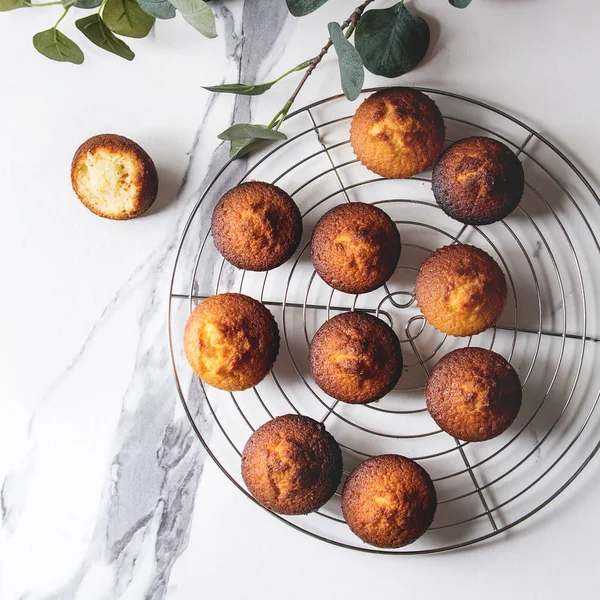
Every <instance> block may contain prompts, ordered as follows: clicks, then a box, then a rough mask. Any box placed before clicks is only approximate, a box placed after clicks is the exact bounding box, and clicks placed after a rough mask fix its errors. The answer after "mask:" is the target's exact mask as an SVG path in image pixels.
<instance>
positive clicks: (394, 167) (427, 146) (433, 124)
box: [350, 88, 445, 179]
mask: <svg viewBox="0 0 600 600" xmlns="http://www.w3.org/2000/svg"><path fill="white" fill-rule="evenodd" d="M444 135H445V126H444V119H443V117H442V113H440V110H439V108H438V107H437V105H436V103H435V102H434V101H433V100H432V99H431V98H429V96H426V95H425V94H423V93H422V92H419V91H417V90H413V89H410V88H391V89H387V90H382V91H379V92H376V93H375V94H373V95H372V96H369V97H368V98H367V99H366V100H365V101H364V102H363V103H362V104H361V105H360V106H359V107H358V110H357V111H356V113H355V115H354V117H353V119H352V125H351V127H350V143H351V144H352V148H353V149H354V154H356V158H358V160H360V162H361V163H362V164H363V165H365V167H367V169H370V170H371V171H373V172H374V173H377V174H378V175H381V176H382V177H387V178H389V179H398V178H402V177H412V176H413V175H416V174H417V173H420V172H421V171H424V170H425V169H427V168H428V167H430V166H431V165H432V164H433V162H434V161H435V159H436V158H437V157H438V155H439V153H440V152H441V151H442V148H443V147H444Z"/></svg>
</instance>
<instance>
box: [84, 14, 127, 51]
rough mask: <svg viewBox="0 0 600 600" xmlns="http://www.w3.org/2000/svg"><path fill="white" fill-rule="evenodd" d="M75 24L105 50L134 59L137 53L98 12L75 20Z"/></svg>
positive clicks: (89, 38)
mask: <svg viewBox="0 0 600 600" xmlns="http://www.w3.org/2000/svg"><path fill="white" fill-rule="evenodd" d="M75 26H76V27H77V29H79V31H81V33H83V35H85V37H86V38H87V39H88V40H90V42H92V43H93V44H96V46H99V47H100V48H102V49H103V50H106V51H107V52H112V53H113V54H116V55H117V56H120V57H121V58H124V59H125V60H133V59H134V57H135V54H134V53H133V52H132V51H131V48H130V47H129V46H128V45H127V44H126V43H125V42H124V41H123V40H120V39H119V38H118V37H116V36H115V35H114V34H113V32H112V31H111V30H110V29H109V28H108V27H107V26H106V24H105V23H104V21H103V20H102V17H101V16H100V15H99V14H98V13H95V14H93V15H90V16H89V17H85V18H83V19H79V20H78V21H75Z"/></svg>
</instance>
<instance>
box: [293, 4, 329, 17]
mask: <svg viewBox="0 0 600 600" xmlns="http://www.w3.org/2000/svg"><path fill="white" fill-rule="evenodd" d="M285 1H286V2H287V6H288V9H289V11H290V12H291V13H292V14H293V15H294V17H303V16H304V15H308V14H309V13H311V12H314V11H315V10H317V8H320V7H321V6H323V4H325V3H326V2H327V0H285Z"/></svg>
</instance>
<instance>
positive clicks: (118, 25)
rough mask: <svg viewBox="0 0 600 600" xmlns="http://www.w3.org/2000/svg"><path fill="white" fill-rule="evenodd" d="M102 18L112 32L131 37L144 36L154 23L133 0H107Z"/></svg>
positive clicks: (152, 18)
mask: <svg viewBox="0 0 600 600" xmlns="http://www.w3.org/2000/svg"><path fill="white" fill-rule="evenodd" d="M102 18H103V19H104V22H105V23H106V25H107V26H108V28H109V29H110V30H111V31H112V32H114V33H117V34H119V35H124V36H126V37H132V38H143V37H146V36H147V35H148V34H149V33H150V30H151V29H152V26H153V25H154V17H151V16H150V15H148V14H146V13H145V12H144V11H143V10H142V8H141V7H140V5H139V4H138V3H137V2H136V1H135V0H108V2H107V3H106V4H105V5H104V10H103V11H102Z"/></svg>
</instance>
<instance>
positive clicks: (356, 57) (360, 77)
mask: <svg viewBox="0 0 600 600" xmlns="http://www.w3.org/2000/svg"><path fill="white" fill-rule="evenodd" d="M327 28H328V29H329V37H330V38H331V41H332V42H333V47H334V48H335V51H336V52H337V55H338V59H339V61H338V62H339V65H340V77H341V80H342V90H343V92H344V95H345V96H346V98H348V100H356V99H357V98H358V96H359V94H360V91H361V90H362V86H363V83H364V82H365V69H364V67H363V62H362V59H361V57H360V54H359V53H358V51H357V50H356V48H355V47H354V46H353V45H352V44H351V43H350V42H349V41H348V40H347V39H346V37H345V36H344V32H343V31H342V28H341V26H340V24H339V23H329V25H328V26H327Z"/></svg>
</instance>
